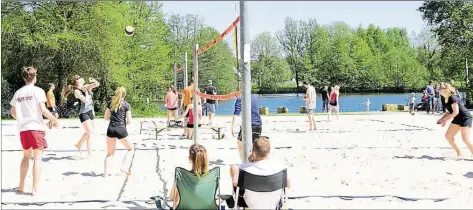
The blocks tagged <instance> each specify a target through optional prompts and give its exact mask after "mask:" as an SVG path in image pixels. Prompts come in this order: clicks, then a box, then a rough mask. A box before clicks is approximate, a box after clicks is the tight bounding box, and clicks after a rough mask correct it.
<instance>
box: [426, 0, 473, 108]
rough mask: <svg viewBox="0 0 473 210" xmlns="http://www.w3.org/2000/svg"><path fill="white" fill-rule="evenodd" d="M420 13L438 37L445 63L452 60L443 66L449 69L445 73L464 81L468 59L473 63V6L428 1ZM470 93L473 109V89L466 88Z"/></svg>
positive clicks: (468, 100)
mask: <svg viewBox="0 0 473 210" xmlns="http://www.w3.org/2000/svg"><path fill="white" fill-rule="evenodd" d="M419 11H420V12H421V13H422V17H423V19H424V20H426V21H427V23H428V24H429V25H430V26H431V27H432V31H433V32H435V34H436V35H437V37H438V40H439V44H440V45H441V46H442V56H441V57H442V60H446V61H447V60H448V61H449V63H446V64H443V65H442V66H444V67H447V68H448V69H446V70H447V71H451V72H452V73H449V74H450V75H452V76H453V75H455V76H456V77H455V78H457V80H460V81H463V80H465V77H466V75H465V68H466V67H465V62H466V59H468V60H470V61H472V60H473V30H472V28H473V3H472V2H463V1H449V2H435V1H428V2H427V1H426V2H424V3H423V4H422V6H421V7H419ZM452 56H453V57H452ZM470 63H471V62H470ZM470 75H471V74H470ZM451 78H452V77H451ZM472 78H473V77H470V80H472ZM467 92H468V97H467V105H469V106H472V105H473V90H472V88H471V87H467Z"/></svg>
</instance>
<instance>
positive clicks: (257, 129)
mask: <svg viewBox="0 0 473 210" xmlns="http://www.w3.org/2000/svg"><path fill="white" fill-rule="evenodd" d="M242 130H243V129H242V128H241V127H240V133H238V138H237V139H238V141H242V137H241V135H242V134H241V132H242ZM262 130H263V127H261V125H252V126H251V132H252V136H253V138H252V139H253V141H254V140H255V139H257V138H259V137H260V136H261V131H262Z"/></svg>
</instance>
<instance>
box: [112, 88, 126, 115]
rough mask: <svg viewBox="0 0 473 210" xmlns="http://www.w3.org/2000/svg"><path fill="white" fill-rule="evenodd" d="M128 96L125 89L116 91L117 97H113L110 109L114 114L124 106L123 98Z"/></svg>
mask: <svg viewBox="0 0 473 210" xmlns="http://www.w3.org/2000/svg"><path fill="white" fill-rule="evenodd" d="M125 95H126V90H125V88H124V87H119V88H117V90H115V95H114V96H113V97H112V103H111V104H110V109H111V110H112V111H114V112H117V111H118V109H119V108H121V107H122V106H123V98H124V97H125Z"/></svg>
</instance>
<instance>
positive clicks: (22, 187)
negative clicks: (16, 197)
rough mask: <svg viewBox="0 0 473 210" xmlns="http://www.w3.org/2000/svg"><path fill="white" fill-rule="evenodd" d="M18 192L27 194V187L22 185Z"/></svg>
mask: <svg viewBox="0 0 473 210" xmlns="http://www.w3.org/2000/svg"><path fill="white" fill-rule="evenodd" d="M18 192H20V193H23V192H25V186H24V185H21V184H20V185H19V186H18Z"/></svg>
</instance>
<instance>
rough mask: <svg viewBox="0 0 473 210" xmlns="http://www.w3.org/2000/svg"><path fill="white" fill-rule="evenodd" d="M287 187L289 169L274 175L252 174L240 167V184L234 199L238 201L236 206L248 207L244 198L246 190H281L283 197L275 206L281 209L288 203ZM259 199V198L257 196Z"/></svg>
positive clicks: (268, 191)
mask: <svg viewBox="0 0 473 210" xmlns="http://www.w3.org/2000/svg"><path fill="white" fill-rule="evenodd" d="M286 187H287V169H284V170H282V171H281V172H278V173H276V174H273V175H269V176H258V175H254V174H250V173H248V172H246V171H244V170H241V169H240V172H239V174H238V185H237V188H236V191H235V192H234V194H233V195H234V200H235V201H236V207H237V209H239V208H243V209H245V208H248V206H247V205H246V202H245V200H244V198H243V195H244V193H245V190H251V191H253V192H262V193H264V192H267V193H270V192H275V191H277V190H281V197H280V199H279V203H278V204H277V205H276V206H275V209H281V208H283V207H284V205H285V204H286V200H287V197H286ZM255 199H258V198H255Z"/></svg>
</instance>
